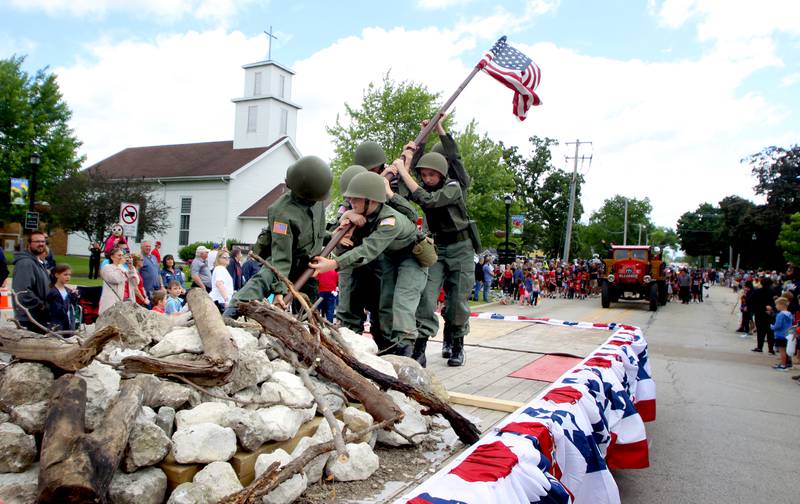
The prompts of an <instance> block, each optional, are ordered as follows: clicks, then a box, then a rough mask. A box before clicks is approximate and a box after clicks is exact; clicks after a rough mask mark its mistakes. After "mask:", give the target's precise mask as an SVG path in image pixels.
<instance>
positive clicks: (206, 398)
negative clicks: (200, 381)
mask: <svg viewBox="0 0 800 504" xmlns="http://www.w3.org/2000/svg"><path fill="white" fill-rule="evenodd" d="M206 390H207V391H208V394H205V393H203V392H199V391H196V392H197V395H195V396H193V397H192V399H191V400H190V401H189V404H190V405H191V406H192V408H196V407H197V406H199V405H200V404H203V403H209V402H213V403H219V404H223V405H225V406H228V407H229V408H235V407H236V403H235V402H234V401H229V400H225V399H220V398H219V396H221V397H225V396H227V394H226V393H225V390H223V389H222V387H207V388H206ZM209 394H213V395H209ZM214 396H217V397H214Z"/></svg>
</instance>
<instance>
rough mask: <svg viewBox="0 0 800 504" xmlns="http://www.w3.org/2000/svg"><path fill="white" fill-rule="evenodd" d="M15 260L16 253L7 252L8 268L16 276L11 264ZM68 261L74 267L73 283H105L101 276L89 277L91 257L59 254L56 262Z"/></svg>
mask: <svg viewBox="0 0 800 504" xmlns="http://www.w3.org/2000/svg"><path fill="white" fill-rule="evenodd" d="M13 260H14V254H13V253H11V252H6V261H7V262H8V269H9V270H10V271H11V276H12V277H13V276H14V266H13V264H11V263H12V262H13ZM61 263H66V264H69V265H70V267H71V268H72V282H70V283H72V284H74V285H85V286H90V287H91V286H98V285H103V280H102V279H100V278H96V279H91V280H90V279H89V257H88V256H87V257H84V256H68V255H57V256H56V264H61Z"/></svg>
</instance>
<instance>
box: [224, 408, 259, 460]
mask: <svg viewBox="0 0 800 504" xmlns="http://www.w3.org/2000/svg"><path fill="white" fill-rule="evenodd" d="M221 425H222V426H223V427H229V428H231V429H233V431H234V432H235V433H236V437H237V438H238V439H239V444H240V445H242V447H243V448H245V449H247V450H250V451H254V450H256V449H257V448H258V447H260V446H261V445H263V444H264V442H265V441H267V440H268V439H270V438H269V436H270V430H269V429H268V428H267V424H266V423H265V422H264V420H262V419H261V415H259V414H258V412H256V411H252V410H246V409H244V408H231V409H229V410H228V411H226V412H225V413H224V414H223V415H222V424H221Z"/></svg>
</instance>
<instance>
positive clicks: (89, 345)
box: [0, 326, 120, 371]
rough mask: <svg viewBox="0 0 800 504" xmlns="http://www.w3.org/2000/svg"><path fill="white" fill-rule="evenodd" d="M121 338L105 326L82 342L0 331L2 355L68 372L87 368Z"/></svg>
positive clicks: (15, 330)
mask: <svg viewBox="0 0 800 504" xmlns="http://www.w3.org/2000/svg"><path fill="white" fill-rule="evenodd" d="M119 335H120V333H119V329H117V328H116V327H113V326H106V327H104V328H102V329H100V330H99V331H97V332H95V333H94V334H93V335H91V336H90V337H89V338H87V339H86V340H84V341H82V342H71V341H66V340H64V339H62V338H59V337H57V336H42V335H40V334H36V333H32V332H30V331H25V330H22V329H0V352H5V353H9V354H11V355H13V356H14V357H16V358H17V359H20V360H29V361H37V362H47V363H50V364H52V365H54V366H56V367H58V368H60V369H63V370H65V371H77V370H79V369H82V368H85V367H86V366H88V365H89V364H90V363H91V362H92V359H94V357H95V355H97V354H98V353H100V352H101V351H102V349H103V346H104V345H105V344H106V343H108V342H109V341H111V340H112V339H114V338H116V337H118V336H119Z"/></svg>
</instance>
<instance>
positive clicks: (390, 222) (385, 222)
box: [378, 217, 395, 226]
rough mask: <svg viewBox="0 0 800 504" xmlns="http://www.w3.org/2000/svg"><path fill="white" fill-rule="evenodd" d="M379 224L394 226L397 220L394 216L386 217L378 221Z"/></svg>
mask: <svg viewBox="0 0 800 504" xmlns="http://www.w3.org/2000/svg"><path fill="white" fill-rule="evenodd" d="M378 225H379V226H394V225H395V220H394V217H386V218H385V219H383V220H382V221H380V222H379V223H378Z"/></svg>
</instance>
